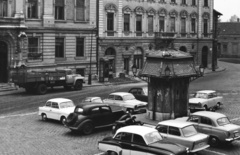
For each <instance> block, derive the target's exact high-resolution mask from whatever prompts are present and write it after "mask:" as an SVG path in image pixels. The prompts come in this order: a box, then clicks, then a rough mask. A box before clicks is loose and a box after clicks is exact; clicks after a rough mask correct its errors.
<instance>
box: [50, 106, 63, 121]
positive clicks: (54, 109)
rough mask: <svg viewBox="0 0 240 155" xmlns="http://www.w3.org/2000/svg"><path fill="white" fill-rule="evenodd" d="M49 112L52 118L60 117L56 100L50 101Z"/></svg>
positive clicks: (57, 118)
mask: <svg viewBox="0 0 240 155" xmlns="http://www.w3.org/2000/svg"><path fill="white" fill-rule="evenodd" d="M50 112H51V117H52V119H55V120H59V119H60V115H61V112H60V109H59V105H58V103H57V102H52V109H51V111H50Z"/></svg>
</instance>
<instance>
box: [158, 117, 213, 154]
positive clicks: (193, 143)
mask: <svg viewBox="0 0 240 155" xmlns="http://www.w3.org/2000/svg"><path fill="white" fill-rule="evenodd" d="M156 129H157V130H158V132H159V133H160V134H161V135H162V136H163V137H164V138H165V139H167V140H168V141H170V142H174V143H178V144H181V145H183V146H186V147H188V148H189V151H190V152H191V153H194V152H198V151H201V150H204V149H206V148H208V147H209V145H208V138H209V136H208V135H206V134H203V133H199V132H197V130H196V129H195V127H194V125H193V124H192V123H190V122H182V121H177V120H166V121H162V122H159V123H158V125H157V126H156Z"/></svg>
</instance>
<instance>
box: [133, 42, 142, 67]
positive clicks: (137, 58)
mask: <svg viewBox="0 0 240 155" xmlns="http://www.w3.org/2000/svg"><path fill="white" fill-rule="evenodd" d="M133 64H134V65H136V67H137V69H142V66H143V51H142V49H141V48H140V47H137V48H136V50H135V52H134V58H133Z"/></svg>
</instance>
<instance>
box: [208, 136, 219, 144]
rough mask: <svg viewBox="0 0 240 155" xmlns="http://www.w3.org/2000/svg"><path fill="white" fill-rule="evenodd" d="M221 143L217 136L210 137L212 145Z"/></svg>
mask: <svg viewBox="0 0 240 155" xmlns="http://www.w3.org/2000/svg"><path fill="white" fill-rule="evenodd" d="M219 143H220V141H219V139H218V138H217V137H215V136H210V138H209V144H210V146H212V147H216V146H218V145H219Z"/></svg>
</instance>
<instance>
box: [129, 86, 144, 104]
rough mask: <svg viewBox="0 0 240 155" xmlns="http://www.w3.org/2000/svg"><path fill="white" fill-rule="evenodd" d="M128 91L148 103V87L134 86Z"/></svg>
mask: <svg viewBox="0 0 240 155" xmlns="http://www.w3.org/2000/svg"><path fill="white" fill-rule="evenodd" d="M128 92H129V93H131V94H133V95H134V96H135V98H136V99H137V100H140V101H143V102H147V103H148V87H134V88H131V89H130V90H129V91H128Z"/></svg>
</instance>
